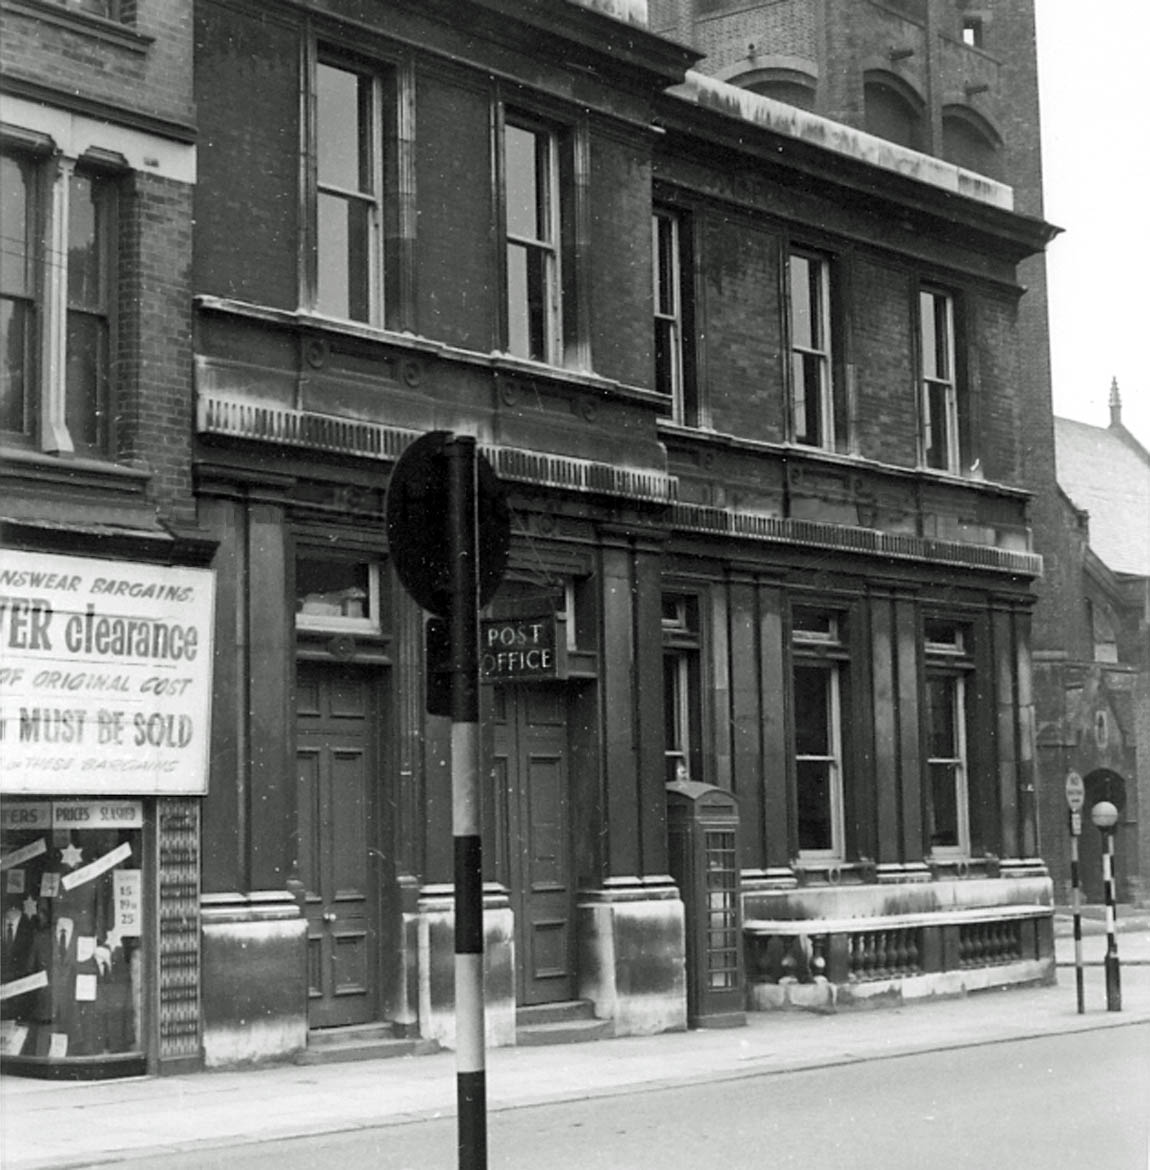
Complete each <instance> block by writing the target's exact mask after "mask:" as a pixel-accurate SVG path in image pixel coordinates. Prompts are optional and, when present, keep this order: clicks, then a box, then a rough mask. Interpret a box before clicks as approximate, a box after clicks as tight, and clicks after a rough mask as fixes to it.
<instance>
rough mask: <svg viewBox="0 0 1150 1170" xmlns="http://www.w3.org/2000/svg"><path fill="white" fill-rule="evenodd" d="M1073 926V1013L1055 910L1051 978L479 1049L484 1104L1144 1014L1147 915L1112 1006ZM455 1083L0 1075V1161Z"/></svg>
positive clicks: (331, 1118) (107, 1146)
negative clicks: (1079, 967) (846, 1008)
mask: <svg viewBox="0 0 1150 1170" xmlns="http://www.w3.org/2000/svg"><path fill="white" fill-rule="evenodd" d="M1082 927H1083V929H1082V934H1083V945H1082V951H1083V973H1084V985H1085V1011H1084V1013H1082V1014H1079V1013H1078V1010H1077V996H1076V992H1075V970H1074V965H1075V956H1074V943H1073V931H1072V919H1071V916H1070V914H1069V912H1059V913H1058V914H1056V917H1055V953H1056V960H1057V975H1058V980H1057V983H1056V984H1055V985H1052V986H1047V987H1030V988H1014V989H1008V990H1002V991H986V992H979V993H977V994H976V995H971V996H967V997H964V998H960V999H940V1000H932V1001H927V1002H923V1003H918V1004H914V1005H910V1006H902V1007H881V1008H874V1009H871V1010H859V1011H851V1012H843V1013H840V1014H835V1015H822V1014H815V1013H808V1012H781V1013H754V1014H751V1015H749V1016H748V1020H747V1026H746V1027H745V1028H737V1029H728V1030H713V1031H705V1030H704V1031H691V1032H677V1033H667V1034H664V1035H660V1036H644V1037H628V1038H625V1039H619V1040H600V1041H594V1042H589V1043H583V1044H568V1045H562V1046H553V1047H542V1048H498V1049H493V1050H491V1051H489V1052H488V1054H487V1107H488V1110H489V1111H490V1112H494V1111H497V1110H504V1109H515V1108H520V1107H523V1106H527V1105H537V1104H543V1103H546V1102H557V1101H572V1100H584V1099H587V1098H593V1097H601V1096H616V1095H621V1094H626V1093H638V1092H643V1091H647V1090H651V1089H655V1088H662V1087H667V1086H672V1085H676V1084H683V1083H686V1082H695V1083H697V1082H700V1081H710V1082H715V1081H724V1080H736V1079H742V1078H747V1077H757V1076H765V1075H771V1074H780V1073H786V1072H794V1071H798V1070H800V1069H811V1068H818V1067H825V1066H830V1065H844V1064H853V1063H858V1062H863V1061H870V1060H884V1059H890V1058H892V1057H897V1056H904V1055H910V1054H913V1053H916V1052H924V1051H937V1050H941V1049H954V1048H968V1047H975V1046H981V1045H987V1044H997V1043H1003V1042H1006V1041H1012V1040H1022V1039H1028V1038H1034V1037H1041V1036H1049V1035H1056V1034H1065V1033H1071V1032H1080V1031H1088V1030H1096V1029H1103V1028H1117V1027H1129V1026H1132V1025H1138V1024H1146V1023H1150V910H1144V911H1133V910H1130V909H1129V908H1127V907H1121V908H1119V911H1118V933H1117V934H1116V942H1117V948H1118V957H1119V964H1120V972H1121V994H1122V1006H1121V1010H1120V1011H1108V1010H1107V1005H1106V990H1105V981H1104V972H1103V957H1104V955H1105V952H1106V945H1107V937H1106V933H1105V927H1104V924H1103V921H1102V911H1101V908H1099V907H1086V908H1084V909H1083V911H1082ZM455 1093H456V1069H455V1057H454V1054H453V1053H450V1052H439V1053H435V1054H432V1055H427V1056H406V1057H400V1058H392V1059H384V1060H371V1061H363V1062H359V1063H348V1064H328V1065H312V1066H298V1065H294V1064H284V1065H264V1066H261V1067H258V1068H255V1069H251V1070H244V1071H227V1072H199V1073H191V1074H188V1075H182V1076H169V1077H162V1078H158V1077H150V1078H138V1079H131V1080H118V1081H102V1082H80V1083H77V1082H56V1081H39V1080H32V1079H27V1078H23V1077H15V1076H0V1122H2V1127H3V1128H2V1131H0V1165H2V1166H3V1167H4V1170H47V1168H49V1167H52V1168H57V1170H58V1168H64V1167H73V1168H77V1167H90V1166H99V1165H109V1164H114V1163H115V1162H116V1161H118V1160H121V1159H124V1158H128V1157H133V1158H145V1157H148V1156H156V1157H158V1156H159V1155H161V1154H163V1153H171V1152H176V1151H180V1152H185V1153H186V1152H189V1151H197V1150H202V1151H204V1152H205V1153H206V1151H208V1150H211V1149H220V1148H223V1147H228V1146H234V1145H237V1144H246V1143H259V1142H262V1141H269V1140H273V1139H280V1138H290V1137H305V1136H315V1135H319V1134H324V1133H339V1132H345V1131H351V1130H357V1129H367V1128H374V1127H378V1126H386V1125H399V1124H403V1123H405V1122H411V1121H416V1120H423V1119H427V1118H434V1117H444V1116H454V1112H455Z"/></svg>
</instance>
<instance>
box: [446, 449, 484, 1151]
mask: <svg viewBox="0 0 1150 1170" xmlns="http://www.w3.org/2000/svg"><path fill="white" fill-rule="evenodd" d="M444 454H445V455H446V457H447V469H448V472H447V474H448V502H447V512H448V533H449V537H450V548H451V551H452V553H453V557H452V564H451V569H452V571H451V598H452V604H451V617H450V621H451V661H452V679H451V721H452V723H451V791H452V821H451V824H452V834H453V836H454V844H455V1033H456V1099H457V1103H458V1150H459V1170H486V1167H487V1072H486V1067H485V1039H484V1032H485V1025H484V1000H483V852H482V840H481V837H480V831H481V820H480V807H479V799H480V789H479V767H480V763H479V575H478V564H477V540H476V447H475V439H474V438H472V437H470V436H467V435H458V436H455V437H454V438H453V439H451V440H449V441H448V442H447V443H446V445H445V447H444Z"/></svg>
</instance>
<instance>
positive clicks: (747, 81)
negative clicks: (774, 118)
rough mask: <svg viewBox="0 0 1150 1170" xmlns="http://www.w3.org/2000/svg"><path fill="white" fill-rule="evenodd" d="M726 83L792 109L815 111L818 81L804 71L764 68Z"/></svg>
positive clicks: (773, 67)
mask: <svg viewBox="0 0 1150 1170" xmlns="http://www.w3.org/2000/svg"><path fill="white" fill-rule="evenodd" d="M791 60H793V58H792V59H791ZM760 61H761V58H760ZM725 80H727V81H729V82H730V83H731V84H732V85H737V86H739V88H740V89H747V90H750V92H751V93H757V94H760V95H761V96H763V97H768V98H772V99H774V100H775V101H777V102H786V104H787V105H788V106H796V107H797V108H798V109H800V110H811V111H813V110H814V108H815V96H816V87H817V78H815V77H814V76H812V75H811V74H810V73H807V72H805V71H803V70H801V69H795V68H790V67H780V66H778V65H775V66H768V67H766V68H764V67H762V65H761V64H760V66H759V68H756V69H751V70H748V71H746V72H744V73H739V74H736V75H735V76H733V77H729V78H726V79H725Z"/></svg>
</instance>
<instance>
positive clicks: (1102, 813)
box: [1090, 800, 1118, 832]
mask: <svg viewBox="0 0 1150 1170" xmlns="http://www.w3.org/2000/svg"><path fill="white" fill-rule="evenodd" d="M1090 819H1091V820H1092V821H1093V822H1094V825H1095V827H1096V828H1099V829H1101V830H1102V831H1103V832H1106V831H1107V830H1109V829H1113V828H1114V826H1115V825H1116V824H1117V823H1118V809H1117V807H1116V806H1115V805H1113V804H1111V803H1110V801H1108V800H1100V801H1099V802H1098V803H1097V804H1096V805H1095V806H1094V807H1093V808H1092V809H1091V810H1090Z"/></svg>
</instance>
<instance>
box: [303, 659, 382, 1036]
mask: <svg viewBox="0 0 1150 1170" xmlns="http://www.w3.org/2000/svg"><path fill="white" fill-rule="evenodd" d="M375 683H376V675H375V674H373V672H371V671H370V670H365V669H362V668H355V667H351V666H347V665H343V664H328V663H316V662H301V663H299V665H298V668H297V674H296V759H297V769H296V771H297V776H298V791H297V798H298V802H297V810H298V812H297V816H298V832H299V869H300V875H299V876H300V881H301V882H302V884H303V888H304V902H305V907H306V913H307V940H308V941H307V978H308V1026H309V1027H311V1028H337V1027H345V1026H348V1025H351V1024H363V1023H367V1022H369V1021H373V1020H375V1019H376V1018H377V1014H378V1011H379V1003H380V998H381V996H380V987H379V979H380V974H379V972H380V962H379V947H380V939H379V933H380V931H379V920H380V906H379V887H380V876H379V865H378V859H379V857H380V853H379V848H378V841H379V840H380V839H381V832H380V825H379V809H378V804H379V801H378V799H377V791H376V790H377V786H378V780H379V774H380V769H379V760H380V744H379V725H378V723H379V721H378V715H377V703H378V697H377V688H376V685H375Z"/></svg>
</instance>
